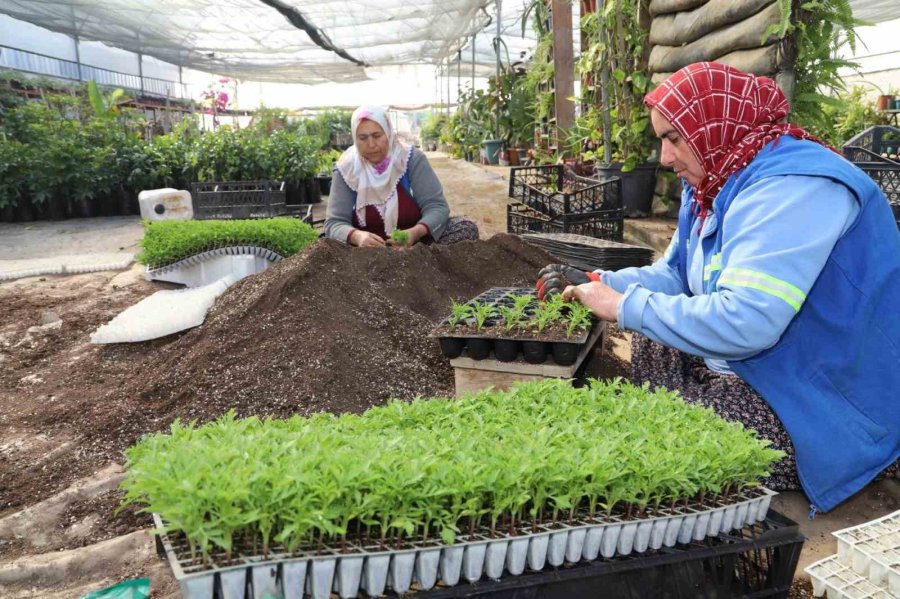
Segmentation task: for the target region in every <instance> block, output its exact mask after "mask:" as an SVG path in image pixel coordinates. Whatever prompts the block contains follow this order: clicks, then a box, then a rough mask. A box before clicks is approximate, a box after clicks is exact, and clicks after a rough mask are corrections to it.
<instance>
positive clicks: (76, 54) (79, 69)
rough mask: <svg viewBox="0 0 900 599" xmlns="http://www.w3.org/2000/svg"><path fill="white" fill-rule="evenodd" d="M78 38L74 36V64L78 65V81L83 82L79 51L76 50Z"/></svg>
mask: <svg viewBox="0 0 900 599" xmlns="http://www.w3.org/2000/svg"><path fill="white" fill-rule="evenodd" d="M78 44H79V40H78V36H77V35H76V36H75V63H76V64H77V65H78V80H79V81H84V76H83V75H82V74H81V50H79V49H78Z"/></svg>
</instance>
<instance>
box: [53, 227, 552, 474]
mask: <svg viewBox="0 0 900 599" xmlns="http://www.w3.org/2000/svg"><path fill="white" fill-rule="evenodd" d="M552 261H553V260H552V258H550V257H549V255H548V254H546V253H544V252H543V251H542V250H539V249H537V248H534V247H532V246H529V245H526V244H524V243H522V242H521V241H520V240H519V239H518V238H516V237H513V236H509V235H497V236H494V237H493V238H491V239H490V240H488V241H475V242H463V243H459V244H455V245H451V246H430V247H428V246H415V247H413V248H410V249H406V250H395V249H389V248H385V249H371V250H369V249H365V250H360V249H356V248H350V247H347V246H345V245H344V244H341V243H337V242H334V241H330V240H322V241H320V242H318V243H317V244H315V245H314V246H313V247H311V248H310V249H308V250H307V251H305V252H303V253H301V254H299V255H297V256H295V257H293V258H290V259H288V260H284V261H282V262H281V263H279V264H278V265H276V266H275V267H273V268H270V269H269V270H267V271H266V272H264V273H261V274H260V275H257V276H254V277H250V278H248V279H245V280H243V281H241V282H239V283H238V284H236V285H234V286H233V287H231V288H230V289H229V290H228V291H227V292H226V293H225V294H224V295H223V296H222V297H220V298H219V300H218V301H217V302H216V305H215V307H214V308H213V309H212V310H211V311H210V313H209V314H208V316H207V319H206V322H205V323H204V324H203V325H202V326H200V327H198V328H196V329H194V330H192V331H190V332H188V333H186V334H183V335H182V336H181V337H180V338H178V339H177V340H175V341H173V342H172V343H170V344H168V345H166V346H165V347H162V348H160V349H158V350H157V351H154V352H153V353H152V354H151V355H149V356H148V358H147V359H146V360H145V362H144V364H143V367H142V369H141V370H142V372H141V376H140V377H139V378H134V379H132V380H130V381H128V382H126V383H125V384H124V385H123V386H122V387H121V388H119V389H116V390H114V391H113V392H111V393H109V394H108V395H107V396H106V397H104V398H99V399H98V398H91V400H90V401H84V402H81V403H80V405H77V406H73V405H72V404H71V403H68V404H67V405H66V406H65V407H64V408H63V409H64V410H65V412H66V413H65V414H60V413H59V410H51V412H52V413H51V414H48V420H49V419H53V420H56V421H58V419H59V418H65V419H67V420H68V421H69V422H71V423H77V424H76V426H77V428H78V429H80V432H81V433H82V434H83V435H85V436H87V437H88V438H90V439H92V440H95V442H94V443H92V445H95V446H97V447H107V448H109V450H110V455H109V457H110V458H111V459H121V458H120V457H118V456H116V455H115V450H121V449H123V448H125V447H127V446H129V445H131V444H132V443H133V442H134V441H136V440H137V439H138V438H139V437H140V435H141V434H143V433H148V432H154V431H158V430H164V429H165V428H167V427H168V425H169V423H171V422H172V421H173V420H174V419H175V418H181V419H182V420H183V421H189V420H197V421H198V422H204V421H208V420H211V419H215V418H217V417H219V416H221V415H222V414H224V413H225V412H227V411H228V410H230V409H234V410H235V411H236V413H237V415H238V416H251V415H256V416H260V417H264V416H273V417H288V416H291V415H293V414H302V415H308V414H312V413H314V412H319V411H330V412H335V413H340V412H357V413H358V412H362V411H364V410H366V409H367V408H369V407H372V406H376V405H381V404H383V403H385V402H386V401H387V400H388V399H389V398H391V397H395V398H399V399H405V400H409V399H413V398H414V397H417V396H424V397H430V396H446V395H452V393H453V372H452V368H451V367H450V366H449V364H448V362H447V360H446V358H444V357H443V356H442V354H441V351H440V348H439V346H438V343H437V340H436V339H433V338H430V337H429V336H428V333H429V332H430V331H431V329H432V328H433V327H434V325H435V323H436V322H437V321H439V320H440V319H441V318H442V317H443V316H445V315H446V314H447V312H448V310H449V306H450V302H451V299H452V300H457V301H460V300H463V299H468V298H470V297H472V296H474V295H476V294H478V293H480V292H482V291H484V290H485V289H488V288H490V287H495V286H498V285H505V286H513V285H518V286H527V285H531V284H533V281H534V278H535V273H536V272H537V271H538V270H539V269H540V268H541V267H542V266H544V265H546V264H547V263H549V262H552ZM61 408H62V406H61Z"/></svg>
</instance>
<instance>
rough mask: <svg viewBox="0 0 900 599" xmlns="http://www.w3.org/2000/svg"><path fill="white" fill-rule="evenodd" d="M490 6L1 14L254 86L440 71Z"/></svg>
mask: <svg viewBox="0 0 900 599" xmlns="http://www.w3.org/2000/svg"><path fill="white" fill-rule="evenodd" d="M493 4H494V3H493V2H489V1H488V0H419V1H417V2H415V3H410V2H408V1H404V0H366V1H364V2H363V1H351V0H336V1H328V2H323V1H322V0H216V1H214V2H213V1H211V0H91V1H89V2H84V1H79V0H42V1H40V2H35V1H33V0H0V13H4V14H7V15H9V16H11V17H14V18H16V19H21V20H23V21H27V22H30V23H33V24H35V25H38V26H41V27H45V28H47V29H50V30H52V31H58V32H62V33H66V34H69V35H77V36H79V37H80V38H81V39H83V40H96V41H101V42H105V43H107V44H109V45H112V46H116V47H119V48H122V49H125V50H130V51H132V52H137V53H141V54H145V55H148V56H153V57H155V58H159V59H161V60H164V61H167V62H171V63H173V64H177V65H183V66H187V67H191V68H195V69H198V70H202V71H207V72H213V73H219V74H222V75H229V76H232V77H237V78H241V79H248V80H254V81H279V82H293V83H321V82H325V81H338V82H344V81H356V80H362V79H365V78H366V72H365V68H366V67H368V66H373V67H377V66H382V65H398V64H414V63H425V64H429V63H431V64H438V63H439V62H440V61H441V60H442V59H443V58H444V57H447V56H454V57H455V56H456V52H457V50H458V49H459V48H460V47H461V46H462V45H463V44H464V43H465V38H466V37H467V36H469V35H471V34H472V33H474V32H477V31H480V30H481V29H482V28H483V27H485V25H487V24H488V23H489V22H490V20H491V15H490V14H489V13H488V12H487V11H486V10H485V8H483V7H489V6H490V7H493Z"/></svg>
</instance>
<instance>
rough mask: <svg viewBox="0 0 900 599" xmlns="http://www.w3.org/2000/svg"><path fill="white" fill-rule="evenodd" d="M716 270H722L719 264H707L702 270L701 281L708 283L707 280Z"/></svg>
mask: <svg viewBox="0 0 900 599" xmlns="http://www.w3.org/2000/svg"><path fill="white" fill-rule="evenodd" d="M717 270H722V265H721V264H707V265H706V267H705V268H704V269H703V280H704V281H708V280H709V278H710V277H711V276H712V273H713V272H715V271H717Z"/></svg>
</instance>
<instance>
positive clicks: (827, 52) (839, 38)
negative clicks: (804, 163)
mask: <svg viewBox="0 0 900 599" xmlns="http://www.w3.org/2000/svg"><path fill="white" fill-rule="evenodd" d="M778 7H779V9H780V11H781V19H780V22H779V23H777V24H773V25H771V26H770V27H769V28H768V29H767V30H766V31H765V33H764V34H763V36H762V39H761V40H760V43H765V42H766V41H768V40H769V39H771V38H773V37H774V38H777V39H782V38H785V39H786V43H784V44H783V49H784V51H785V53H786V57H785V59H786V62H788V63H789V64H790V63H791V62H792V61H793V64H794V87H793V93H792V98H791V120H792V121H793V122H796V123H797V124H799V125H801V126H803V127H805V128H807V129H808V130H810V131H811V132H812V133H815V134H817V135H820V136H822V137H825V138H826V139H828V138H830V137H831V136H832V135H833V129H832V125H833V122H831V121H830V120H829V111H828V109H829V108H830V109H833V110H840V109H841V104H842V100H841V98H840V95H839V94H841V93H843V92H845V91H846V87H845V85H844V82H843V80H842V79H841V75H840V70H841V69H845V68H853V69H855V68H858V66H859V65H858V64H857V63H855V62H853V61H850V60H846V59H844V58H840V54H841V51H842V48H843V47H844V46H845V45H846V46H848V47H849V48H850V49H851V50H855V49H856V27H859V26H861V25H866V24H867V23H866V22H864V21H861V20H860V19H857V18H856V17H854V16H853V9H852V8H851V6H850V2H849V0H806V1H804V2H802V3H794V2H790V1H789V0H779V2H778Z"/></svg>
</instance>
